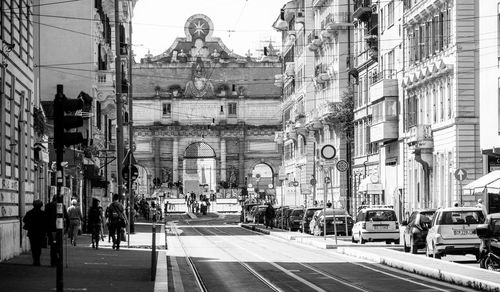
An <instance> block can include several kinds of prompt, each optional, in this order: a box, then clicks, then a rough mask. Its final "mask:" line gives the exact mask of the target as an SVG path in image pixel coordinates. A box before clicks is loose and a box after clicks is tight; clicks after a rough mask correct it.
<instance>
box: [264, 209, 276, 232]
mask: <svg viewBox="0 0 500 292" xmlns="http://www.w3.org/2000/svg"><path fill="white" fill-rule="evenodd" d="M265 216H266V228H268V227H269V226H271V229H273V219H274V208H273V206H272V205H271V203H267V208H266V213H265Z"/></svg>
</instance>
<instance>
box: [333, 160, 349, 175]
mask: <svg viewBox="0 0 500 292" xmlns="http://www.w3.org/2000/svg"><path fill="white" fill-rule="evenodd" d="M336 167H337V170H338V171H340V172H344V171H346V170H347V169H348V168H349V163H347V161H345V160H344V159H341V160H339V161H338V162H337V165H336Z"/></svg>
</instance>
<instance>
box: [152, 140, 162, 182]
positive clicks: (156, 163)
mask: <svg viewBox="0 0 500 292" xmlns="http://www.w3.org/2000/svg"><path fill="white" fill-rule="evenodd" d="M160 144H161V141H160V138H158V137H154V138H153V151H154V171H153V175H154V176H153V179H154V178H156V177H160V176H161V165H160V155H161V152H160Z"/></svg>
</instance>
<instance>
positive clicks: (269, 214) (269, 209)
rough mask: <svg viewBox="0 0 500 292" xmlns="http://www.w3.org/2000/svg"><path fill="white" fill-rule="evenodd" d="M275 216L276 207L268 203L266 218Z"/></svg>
mask: <svg viewBox="0 0 500 292" xmlns="http://www.w3.org/2000/svg"><path fill="white" fill-rule="evenodd" d="M273 217H274V208H273V206H271V205H267V208H266V218H273Z"/></svg>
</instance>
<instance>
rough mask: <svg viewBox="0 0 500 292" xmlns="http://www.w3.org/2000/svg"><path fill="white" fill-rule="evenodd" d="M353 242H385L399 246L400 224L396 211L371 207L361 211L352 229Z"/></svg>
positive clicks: (384, 207)
mask: <svg viewBox="0 0 500 292" xmlns="http://www.w3.org/2000/svg"><path fill="white" fill-rule="evenodd" d="M351 240H352V242H359V243H361V244H363V243H365V242H367V241H385V242H386V243H387V244H390V243H392V242H394V243H396V244H399V224H398V219H397V216H396V212H394V209H392V208H389V207H386V206H383V207H375V206H369V207H365V208H362V209H360V210H359V212H358V215H357V216H356V223H354V226H353V227H352V237H351Z"/></svg>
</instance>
